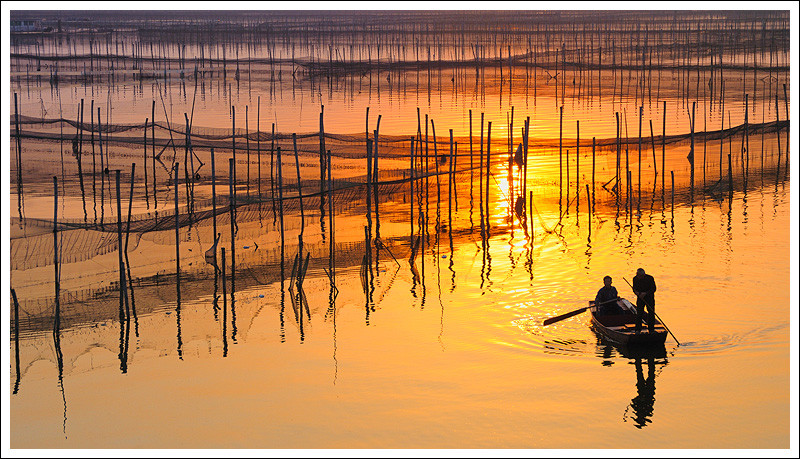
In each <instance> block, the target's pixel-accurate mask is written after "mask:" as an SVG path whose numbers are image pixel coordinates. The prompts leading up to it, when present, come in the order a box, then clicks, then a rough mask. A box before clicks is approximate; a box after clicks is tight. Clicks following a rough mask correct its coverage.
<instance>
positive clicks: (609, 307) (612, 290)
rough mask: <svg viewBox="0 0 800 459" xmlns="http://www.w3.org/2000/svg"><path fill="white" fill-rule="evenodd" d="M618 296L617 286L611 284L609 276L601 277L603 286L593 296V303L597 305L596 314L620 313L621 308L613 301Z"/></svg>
mask: <svg viewBox="0 0 800 459" xmlns="http://www.w3.org/2000/svg"><path fill="white" fill-rule="evenodd" d="M617 298H619V295H618V294H617V288H616V287H614V286H613V285H611V276H606V277H604V278H603V288H601V289H600V290H598V291H597V296H595V297H594V304H595V305H596V306H598V310H597V314H598V315H601V316H605V315H609V314H621V313H622V309H620V307H619V306H617V304H616V303H615V302H614V300H616V299H617Z"/></svg>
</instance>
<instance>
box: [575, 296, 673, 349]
mask: <svg viewBox="0 0 800 459" xmlns="http://www.w3.org/2000/svg"><path fill="white" fill-rule="evenodd" d="M617 304H618V306H620V308H622V310H623V311H624V313H623V314H611V315H597V311H596V310H595V309H592V310H591V314H592V321H591V323H592V328H593V329H594V330H595V332H597V333H598V334H599V335H601V336H602V337H604V338H605V339H607V340H609V341H611V342H613V343H615V344H619V345H622V346H627V347H646V346H661V345H663V344H664V343H665V342H666V340H667V329H666V328H665V327H664V325H663V324H662V323H661V322H660V321H659V320H658V318H656V319H655V327H654V329H653V332H652V333H651V332H650V331H649V329H648V327H647V324H646V323H645V324H642V328H641V330H640V332H639V333H636V312H635V311H636V307H635V306H633V305H632V304H631V303H630V301H628V300H626V299H624V298H622V299H620V300H619V301H618V302H617ZM589 305H590V306H594V301H590V302H589Z"/></svg>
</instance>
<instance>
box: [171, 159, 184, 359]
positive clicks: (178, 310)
mask: <svg viewBox="0 0 800 459" xmlns="http://www.w3.org/2000/svg"><path fill="white" fill-rule="evenodd" d="M179 166H180V164H179V163H175V166H174V167H173V169H172V173H173V176H174V177H175V291H176V293H177V303H176V305H175V314H176V317H177V322H178V358H180V359H181V360H183V341H182V340H181V239H180V226H181V225H180V213H179V212H178V193H179V191H180V188H179V187H178V171H179V170H180V169H179Z"/></svg>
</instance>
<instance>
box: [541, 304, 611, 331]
mask: <svg viewBox="0 0 800 459" xmlns="http://www.w3.org/2000/svg"><path fill="white" fill-rule="evenodd" d="M617 300H619V298H614V299H613V300H608V301H603V302H602V303H596V304H593V305H590V306H585V307H582V308H580V309H576V310H574V311H570V312H567V313H565V314H561V315H560V316H555V317H551V318H549V319H545V321H544V322H542V325H543V326H547V325H550V324H554V323H556V322H560V321H562V320H564V319H569V318H570V317H572V316H577V315H578V314H580V313H582V312H584V311H586V310H587V309H590V308H593V307H596V306H600V305H601V304H606V303H611V302H614V301H617Z"/></svg>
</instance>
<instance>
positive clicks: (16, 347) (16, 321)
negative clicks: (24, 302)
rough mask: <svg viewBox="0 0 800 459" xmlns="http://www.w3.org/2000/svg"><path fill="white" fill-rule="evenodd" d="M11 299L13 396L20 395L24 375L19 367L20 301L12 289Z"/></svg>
mask: <svg viewBox="0 0 800 459" xmlns="http://www.w3.org/2000/svg"><path fill="white" fill-rule="evenodd" d="M11 299H12V300H13V301H14V363H15V366H16V368H15V369H16V377H15V381H14V391H13V392H12V394H17V393H19V381H20V378H21V377H22V373H21V370H20V365H19V301H17V292H16V291H14V289H13V288H12V289H11Z"/></svg>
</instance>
